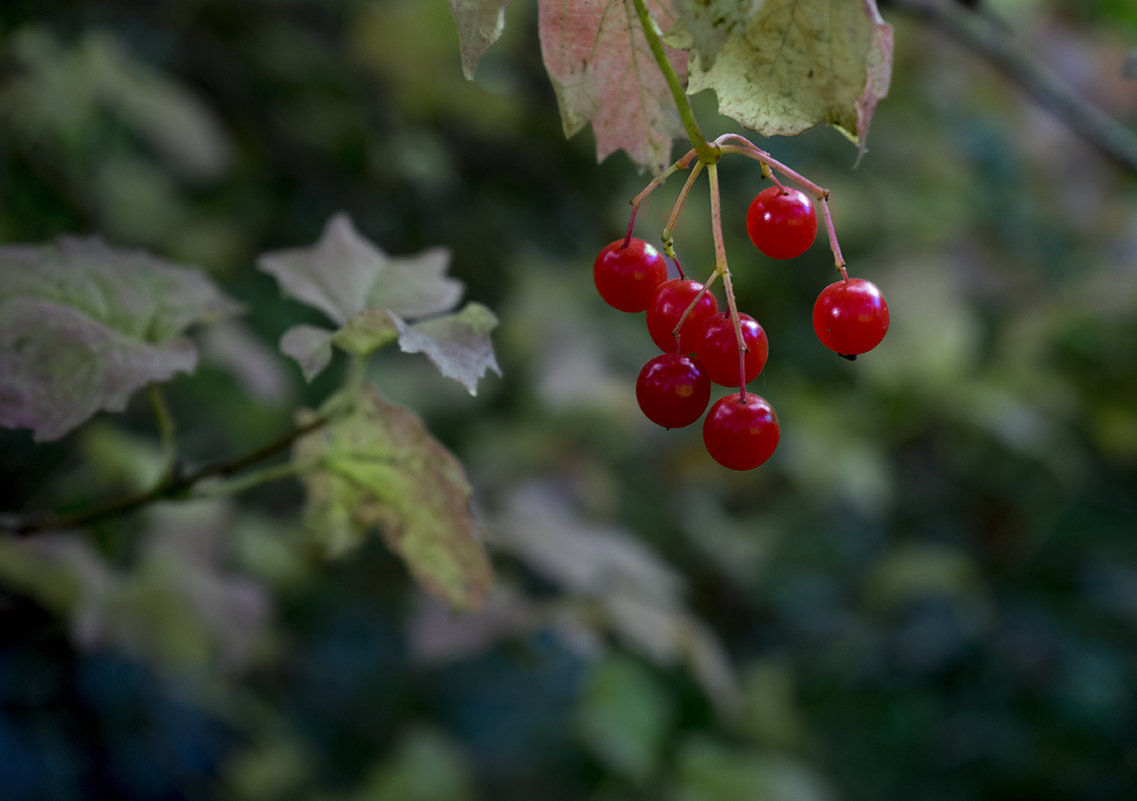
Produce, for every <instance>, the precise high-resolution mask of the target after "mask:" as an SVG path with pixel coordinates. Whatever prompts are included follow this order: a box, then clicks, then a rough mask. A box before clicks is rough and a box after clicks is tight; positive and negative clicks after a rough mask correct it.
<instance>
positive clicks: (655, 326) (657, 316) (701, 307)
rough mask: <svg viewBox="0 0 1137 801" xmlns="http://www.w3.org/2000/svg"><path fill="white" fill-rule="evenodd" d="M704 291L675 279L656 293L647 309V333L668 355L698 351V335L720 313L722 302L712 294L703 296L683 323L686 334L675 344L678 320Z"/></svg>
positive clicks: (695, 285)
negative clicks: (705, 323) (701, 325)
mask: <svg viewBox="0 0 1137 801" xmlns="http://www.w3.org/2000/svg"><path fill="white" fill-rule="evenodd" d="M702 290H703V285H702V284H700V283H699V282H698V281H689V280H686V279H683V278H672V279H671V280H670V281H664V282H663V283H662V284H660V285H659V286H658V287H656V289H655V293H654V294H653V295H652V296H651V300H650V301H649V302H648V305H647V330H648V333H649V334H651V339H652V341H653V342H654V343H655V344H656V345H658V346H659V349H660V350H662V351H664V352H665V353H670V352H674V351H681V352H683V353H690V352H691V351H693V350H694V349H695V341H696V334H697V332H698V331H699V328H700V324H701V323H702V322H703V320H706V319H707V318H708V317H711V316H712V315H714V314H715V313H716V312H718V310H719V302H718V301H717V300H715V296H714V295H712V294H711V293H710V292H704V293H703V295H702V297H700V298H699V302H698V303H696V304H695V306H694V308H692V309H691V312H690V314H688V315H687V318H686V319H685V320H683V330H682V331H680V332H679V341H678V342H676V341H675V335H674V333H673V332H674V331H675V326H676V325H678V324H679V318H680V317H682V316H683V312H685V311H687V307H688V306H690V305H691V301H693V300H694V299H695V296H696V295H698V294H699V293H700V292H702Z"/></svg>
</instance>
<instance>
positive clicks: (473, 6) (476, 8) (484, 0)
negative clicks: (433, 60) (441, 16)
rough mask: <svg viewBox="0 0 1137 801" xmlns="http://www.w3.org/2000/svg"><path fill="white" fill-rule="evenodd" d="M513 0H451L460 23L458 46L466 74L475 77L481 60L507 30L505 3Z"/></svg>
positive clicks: (467, 76) (451, 5) (452, 9)
mask: <svg viewBox="0 0 1137 801" xmlns="http://www.w3.org/2000/svg"><path fill="white" fill-rule="evenodd" d="M508 5H509V0H450V13H451V14H453V15H454V24H455V25H457V26H458V49H459V51H460V52H461V54H462V74H463V75H465V76H466V78H467V79H469V80H473V79H474V72H475V71H476V70H477V69H478V62H479V61H481V60H482V56H484V55H485V54H486V51H487V50H489V49H490V47H492V46H493V43H494V42H496V41H497V40H498V39H499V38H501V33H502V31H504V30H505V7H506V6H508Z"/></svg>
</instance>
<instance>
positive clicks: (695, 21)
mask: <svg viewBox="0 0 1137 801" xmlns="http://www.w3.org/2000/svg"><path fill="white" fill-rule="evenodd" d="M765 2H766V0H676V2H675V10H676V11H678V12H679V21H678V22H677V23H675V25H673V26H672V27H671V29H670V30H669V31H668V32H667V36H666V37H665V38H666V40H667V42H668V43H669V44H672V45H674V46H675V47H682V48H683V49H685V50H693V51H694V52H695V53H697V54H698V56H699V58H700V59H701V61H702V63H703V65H704V66H705V67H706V68H708V69H709V68H710V67H711V65H713V64H714V61H715V57H716V56H718V54H719V51H720V50H721V49H722V46H723V45H724V44H725V43H726V40H727V38H728V37H730V36H731V35H733V34H736V33H741V32H743V31H745V30H746V28H747V26H748V25H749V21H750V18H751V17H752V16H754V15H755V14H757V13H758V12H759V11H761V10H762V5H763V4H764V3H765Z"/></svg>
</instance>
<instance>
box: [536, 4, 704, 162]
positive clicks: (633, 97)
mask: <svg viewBox="0 0 1137 801" xmlns="http://www.w3.org/2000/svg"><path fill="white" fill-rule="evenodd" d="M646 1H647V7H648V10H649V11H650V12H651V14H652V17H653V18H654V19H655V21H656V23H657V24H658V25H659V26H660V27H661V28H663V29H667V28H668V27H670V26H671V24H672V23H673V22H674V20H675V17H674V14H673V13H672V12H671V11H670V9H669V7H668V6H667V5H666V4H665V3H662V2H658V0H646ZM538 22H539V26H540V38H541V52H542V55H543V57H544V60H545V67H546V69H547V70H548V72H549V77H550V79H551V80H552V82H553V89H554V90H555V92H556V95H557V102H558V104H559V105H560V110H561V121H562V123H563V124H564V131H565V136H572V135H574V134H575V133H577V132H578V131H579V130H581V129H582V128H584V126H586V125H588V124H589V123H592V129H593V132H594V133H595V135H596V156H597V159H598V160H603V159H604V158H606V157H607V156H608V155H609V154H611V153H613V152H615V151H616V150H625V151H627V153H628V155H629V156H630V157H631V159H632V161H633V162H635V163H636V165H637V166H639V167H640V168H641V169H649V170H654V171H658V170H661V169H663V168H664V167H666V166H667V164H668V163H670V160H671V143H672V140H673V139H674V138H675V137H676V136H679V135H681V134H682V132H683V126H682V123H681V122H680V120H679V116H678V114H677V112H676V111H675V107H674V101H673V99H672V97H671V93H670V91H669V90H668V88H667V82H666V81H665V80H664V77H663V74H662V73H661V72H660V69H659V65H658V64H656V62H655V58H654V57H653V56H652V53H651V50H650V49H649V48H648V44H647V40H646V39H645V38H644V34H643V30H642V28H641V27H640V21H639V18H638V17H637V16H636V12H635V9H634V8H633V7H632V3H631V1H630V0H577V2H573V3H564V2H554V0H541V3H540V10H539V17H538ZM667 55H668V60H669V61H670V62H671V65H672V67H673V68H674V70H675V72H676V74H677V75H679V76H680V79H682V77H683V76H684V75H685V73H686V64H687V57H686V54H685V53H682V52H679V51H676V50H670V51H669V52H668V54H667Z"/></svg>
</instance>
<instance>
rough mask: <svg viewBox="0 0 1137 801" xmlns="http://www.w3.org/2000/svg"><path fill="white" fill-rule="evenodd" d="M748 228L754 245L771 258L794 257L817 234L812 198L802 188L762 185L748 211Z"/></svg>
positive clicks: (803, 250) (807, 247) (805, 248)
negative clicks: (763, 187) (762, 187)
mask: <svg viewBox="0 0 1137 801" xmlns="http://www.w3.org/2000/svg"><path fill="white" fill-rule="evenodd" d="M746 232H747V233H748V234H750V241H751V242H753V243H754V247H756V248H758V249H759V250H760V251H762V252H763V253H765V254H766V255H767V256H769V257H770V258H772V259H792V258H794V257H795V256H800V255H801V254H803V253H805V252H806V251H807V250H809V246H810V245H812V244H813V240H814V239H815V238H816V237H817V213H816V212H815V211H814V210H813V201H811V200H810V199H809V195H807V194H806V193H805V192H802V191H801V190H800V189H790V188H788V187H787V188H785V189H783V188H782V187H778V186H771V187H768V188H767V189H763V190H762V191H761V192H759V193H758V196H757V197H755V198H754V200H753V201H752V202H751V203H750V208H749V209H748V210H747V212H746Z"/></svg>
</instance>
